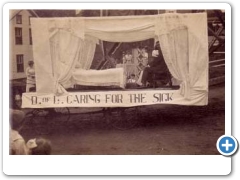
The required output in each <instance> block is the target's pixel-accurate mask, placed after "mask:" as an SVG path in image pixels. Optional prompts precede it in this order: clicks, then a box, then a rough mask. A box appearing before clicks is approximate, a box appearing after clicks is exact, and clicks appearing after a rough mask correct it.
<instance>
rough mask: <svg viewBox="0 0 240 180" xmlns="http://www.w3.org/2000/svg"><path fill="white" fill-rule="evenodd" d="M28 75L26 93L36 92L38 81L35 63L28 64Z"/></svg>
mask: <svg viewBox="0 0 240 180" xmlns="http://www.w3.org/2000/svg"><path fill="white" fill-rule="evenodd" d="M26 75H27V85H26V92H31V91H34V90H35V89H36V80H35V69H34V62H33V61H29V62H28V67H27V68H26Z"/></svg>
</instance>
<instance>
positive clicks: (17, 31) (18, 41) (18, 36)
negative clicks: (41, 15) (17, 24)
mask: <svg viewBox="0 0 240 180" xmlns="http://www.w3.org/2000/svg"><path fill="white" fill-rule="evenodd" d="M15 43H16V44H22V28H15Z"/></svg>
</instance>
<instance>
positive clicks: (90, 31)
mask: <svg viewBox="0 0 240 180" xmlns="http://www.w3.org/2000/svg"><path fill="white" fill-rule="evenodd" d="M9 14H10V17H9V24H10V27H9V34H10V36H9V42H10V47H9V48H10V54H9V56H10V59H9V65H10V69H9V71H10V79H9V84H10V97H9V100H10V111H9V113H10V119H9V120H10V141H9V143H10V144H9V154H11V155H219V152H218V150H217V148H216V142H217V140H218V138H219V137H220V136H222V135H223V134H225V11H224V10H221V9H212V10H203V9H199V10H197V9H194V10H193V9H186V10H183V9H181V10H178V9H145V10H144V9H131V10H127V9H119V10H118V9H116V10H113V9H102V10H100V9H94V10H91V9H76V10H72V9H54V10H51V9H47V10H46V9H45V10H43V9H10V11H9ZM193 137H194V138H193Z"/></svg>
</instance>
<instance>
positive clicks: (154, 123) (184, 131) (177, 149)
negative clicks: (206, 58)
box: [22, 84, 225, 155]
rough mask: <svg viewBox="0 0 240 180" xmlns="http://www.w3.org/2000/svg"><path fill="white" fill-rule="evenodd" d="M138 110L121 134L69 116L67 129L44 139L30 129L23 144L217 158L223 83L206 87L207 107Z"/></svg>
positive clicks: (99, 119) (63, 151)
mask: <svg viewBox="0 0 240 180" xmlns="http://www.w3.org/2000/svg"><path fill="white" fill-rule="evenodd" d="M140 111H141V118H140V119H138V124H137V125H136V126H135V127H134V128H133V129H129V130H124V131H121V130H117V129H114V128H112V127H111V126H109V125H108V123H107V122H106V119H105V118H104V117H103V116H102V115H101V114H96V115H91V116H89V115H85V116H83V115H72V116H71V118H70V120H69V124H68V125H70V126H69V127H67V126H66V124H65V125H64V124H62V125H59V126H56V127H53V128H52V129H51V131H50V133H49V134H47V135H39V134H37V133H36V132H35V131H31V127H28V128H25V130H24V131H23V132H22V134H23V136H24V137H25V139H26V140H28V139H30V138H34V137H39V136H42V137H45V138H48V139H50V140H51V141H52V148H53V149H52V154H54V155H72V154H73V155H76V154H81V155H88V154H91V155H106V154H108V155H118V154H123V155H127V154H129V155H133V154H134V155H143V154H146V155H161V154H164V155H194V154H197V155H214V154H219V153H218V151H217V149H216V141H217V139H218V137H220V136H221V135H223V134H224V131H225V85H224V84H221V85H217V86H212V87H210V91H209V105H208V106H204V107H192V106H191V107H189V106H177V105H164V106H163V105H154V106H147V107H142V108H141V109H140ZM55 120H56V121H57V119H55Z"/></svg>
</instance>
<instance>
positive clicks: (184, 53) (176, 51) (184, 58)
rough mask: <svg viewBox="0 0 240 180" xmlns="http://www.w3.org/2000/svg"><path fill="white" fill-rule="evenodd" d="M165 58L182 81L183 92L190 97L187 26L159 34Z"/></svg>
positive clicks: (176, 76) (174, 73)
mask: <svg viewBox="0 0 240 180" xmlns="http://www.w3.org/2000/svg"><path fill="white" fill-rule="evenodd" d="M159 42H160V46H161V49H162V52H163V56H164V59H165V61H166V64H167V66H168V69H169V71H170V73H171V74H172V76H173V77H174V78H175V79H177V80H178V81H180V82H181V84H180V85H181V88H180V90H181V94H182V95H183V96H184V97H185V98H187V99H188V98H189V95H190V91H189V88H190V87H189V85H190V84H189V49H188V31H187V29H186V27H178V29H174V30H171V31H169V32H168V33H167V34H161V35H159Z"/></svg>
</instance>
